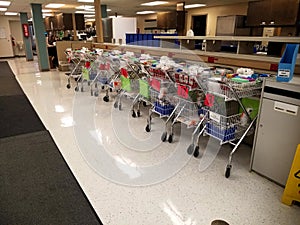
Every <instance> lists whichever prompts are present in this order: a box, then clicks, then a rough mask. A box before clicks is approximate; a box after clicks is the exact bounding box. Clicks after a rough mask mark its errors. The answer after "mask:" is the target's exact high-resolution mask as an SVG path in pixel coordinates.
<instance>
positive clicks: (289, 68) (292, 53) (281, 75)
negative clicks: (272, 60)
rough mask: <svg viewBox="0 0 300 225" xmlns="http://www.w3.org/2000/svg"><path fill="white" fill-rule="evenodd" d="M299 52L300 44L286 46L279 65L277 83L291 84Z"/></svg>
mask: <svg viewBox="0 0 300 225" xmlns="http://www.w3.org/2000/svg"><path fill="white" fill-rule="evenodd" d="M298 51H299V44H287V45H286V48H285V50H284V53H283V55H282V57H281V60H280V62H279V65H278V73H277V77H276V80H277V81H279V82H289V81H290V80H291V79H292V78H293V75H294V69H295V64H296V59H297V54H298Z"/></svg>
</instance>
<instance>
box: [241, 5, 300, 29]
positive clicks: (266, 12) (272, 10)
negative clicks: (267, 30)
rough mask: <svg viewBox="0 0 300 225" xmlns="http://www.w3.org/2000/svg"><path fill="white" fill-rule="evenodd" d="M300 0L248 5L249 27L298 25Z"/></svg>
mask: <svg viewBox="0 0 300 225" xmlns="http://www.w3.org/2000/svg"><path fill="white" fill-rule="evenodd" d="M298 13H299V0H264V1H254V2H249V4H248V13H247V25H248V26H291V25H296V22H297V19H298Z"/></svg>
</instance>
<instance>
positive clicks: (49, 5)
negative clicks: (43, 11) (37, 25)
mask: <svg viewBox="0 0 300 225" xmlns="http://www.w3.org/2000/svg"><path fill="white" fill-rule="evenodd" d="M64 5H65V4H57V3H50V4H48V5H45V8H52V9H58V8H61V7H63V6H64Z"/></svg>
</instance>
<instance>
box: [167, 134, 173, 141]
mask: <svg viewBox="0 0 300 225" xmlns="http://www.w3.org/2000/svg"><path fill="white" fill-rule="evenodd" d="M168 142H169V143H172V142H173V134H170V135H169V138H168Z"/></svg>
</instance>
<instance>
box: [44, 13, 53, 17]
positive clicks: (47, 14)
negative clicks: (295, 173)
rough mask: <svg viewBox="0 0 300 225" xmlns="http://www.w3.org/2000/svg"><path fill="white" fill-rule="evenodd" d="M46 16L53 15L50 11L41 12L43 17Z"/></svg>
mask: <svg viewBox="0 0 300 225" xmlns="http://www.w3.org/2000/svg"><path fill="white" fill-rule="evenodd" d="M47 16H53V14H52V13H43V17H47Z"/></svg>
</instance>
